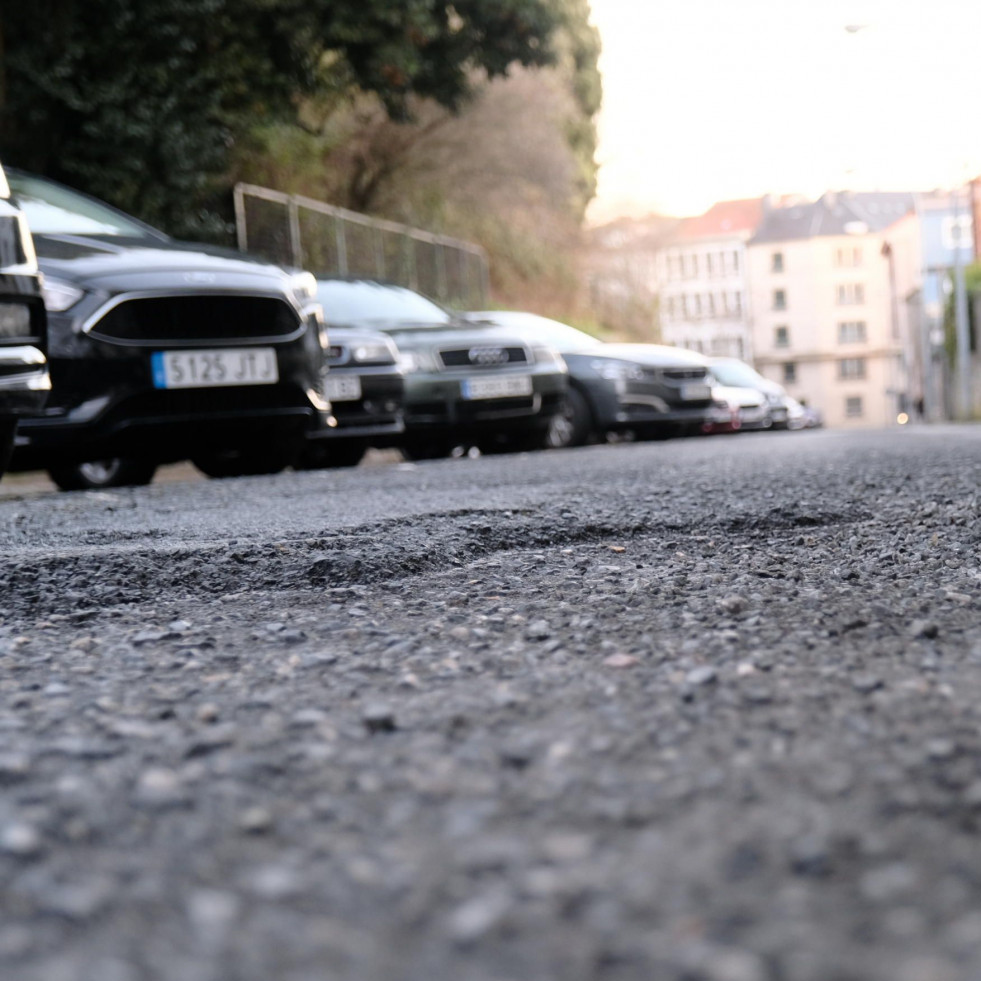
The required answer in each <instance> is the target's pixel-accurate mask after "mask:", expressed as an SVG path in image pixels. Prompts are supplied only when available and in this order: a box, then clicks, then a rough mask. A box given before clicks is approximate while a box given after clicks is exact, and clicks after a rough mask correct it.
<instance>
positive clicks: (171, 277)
mask: <svg viewBox="0 0 981 981" xmlns="http://www.w3.org/2000/svg"><path fill="white" fill-rule="evenodd" d="M34 245H35V248H36V250H37V257H38V265H39V266H40V267H41V271H42V272H44V273H45V275H47V276H51V277H55V278H57V279H62V280H66V281H68V282H71V283H75V284H77V285H79V286H82V287H84V288H85V289H88V290H100V291H105V292H107V293H120V292H128V291H131V290H155V289H168V290H171V289H174V288H175V287H176V288H178V289H180V290H185V289H186V290H190V291H195V290H201V289H208V288H214V289H219V290H225V289H234V290H247V291H261V292H276V293H282V292H283V291H285V290H288V288H289V275H288V274H287V273H286V272H285V271H284V270H283V269H280V268H279V267H278V266H274V265H271V264H269V263H265V262H261V261H259V260H256V259H252V258H250V257H248V256H245V255H242V254H240V253H236V252H232V251H231V250H226V249H220V248H217V247H212V246H208V245H202V244H198V243H191V242H177V241H173V240H170V239H165V238H161V239H155V238H149V237H147V238H123V237H121V236H108V235H107V236H84V235H48V234H45V235H35V236H34Z"/></svg>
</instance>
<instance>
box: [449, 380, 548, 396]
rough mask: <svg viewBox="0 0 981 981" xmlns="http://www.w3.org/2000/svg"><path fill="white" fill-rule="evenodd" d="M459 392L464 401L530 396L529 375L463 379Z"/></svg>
mask: <svg viewBox="0 0 981 981" xmlns="http://www.w3.org/2000/svg"><path fill="white" fill-rule="evenodd" d="M460 391H461V394H462V395H463V397H464V398H465V399H506V398H519V397H520V396H522V395H531V393H532V387H531V376H530V375H509V376H508V377H506V378H464V380H463V381H462V382H461V383H460Z"/></svg>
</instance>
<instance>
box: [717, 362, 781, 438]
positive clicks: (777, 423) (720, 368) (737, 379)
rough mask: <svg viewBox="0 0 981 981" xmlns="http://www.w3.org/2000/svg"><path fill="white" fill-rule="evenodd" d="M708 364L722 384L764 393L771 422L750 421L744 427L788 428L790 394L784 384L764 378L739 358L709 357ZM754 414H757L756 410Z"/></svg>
mask: <svg viewBox="0 0 981 981" xmlns="http://www.w3.org/2000/svg"><path fill="white" fill-rule="evenodd" d="M708 366H709V370H710V371H711V372H712V374H713V375H714V376H715V378H716V379H717V380H718V382H719V384H720V385H724V386H726V387H728V388H743V389H753V390H755V391H757V392H760V393H762V395H763V397H764V399H765V401H766V405H767V408H768V410H769V423H768V424H766V425H759V424H753V423H750V424H749V425H748V426H745V427H744V428H755V429H770V428H773V429H786V428H787V416H788V405H787V399H788V398H789V396H788V395H787V391H786V389H785V388H784V387H783V385H780V384H778V383H777V382H775V381H770V379H769V378H764V377H763V376H762V375H761V374H760V373H759V372H758V371H757V370H756V369H755V368H753V367H752V366H750V365H748V364H746V362H745V361H740V360H739V359H738V358H709V359H708ZM748 407H749V406H748V405H747V408H748ZM753 414H754V415H756V413H755V412H754V413H753Z"/></svg>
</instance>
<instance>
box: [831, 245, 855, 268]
mask: <svg viewBox="0 0 981 981" xmlns="http://www.w3.org/2000/svg"><path fill="white" fill-rule="evenodd" d="M861 264H862V249H861V247H860V246H858V245H854V246H851V247H850V248H844V249H835V265H836V266H837V267H838V268H839V269H855V268H857V267H858V266H860V265H861Z"/></svg>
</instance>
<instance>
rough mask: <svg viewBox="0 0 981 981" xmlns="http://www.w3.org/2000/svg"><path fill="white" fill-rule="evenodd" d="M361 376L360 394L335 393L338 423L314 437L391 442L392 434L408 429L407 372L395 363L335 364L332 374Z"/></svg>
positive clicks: (334, 407) (381, 442) (333, 406)
mask: <svg viewBox="0 0 981 981" xmlns="http://www.w3.org/2000/svg"><path fill="white" fill-rule="evenodd" d="M331 377H339V378H343V377H352V378H357V380H358V389H359V391H360V393H361V395H360V397H359V398H356V399H347V398H343V397H341V398H338V397H336V396H334V397H333V398H332V399H331V407H332V410H333V413H334V418H335V419H336V420H337V426H336V428H334V429H331V430H329V431H326V432H320V433H311V437H312V438H323V437H326V438H330V439H336V438H342V439H343V438H351V437H353V438H358V439H367V440H370V441H371V442H372V443H373V444H374V445H376V446H385V445H389V444H390V443H391V442H392V440H391V437H395V436H398V435H399V434H400V433H402V432H403V431H404V430H405V376H404V375H403V374H402V372H401V370H399V368H398V367H396V366H395V365H390V366H377V367H370V366H369V367H365V366H359V367H357V368H353V367H352V368H346V367H345V368H336V367H335V368H331V369H330V373H329V375H328V378H331Z"/></svg>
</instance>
